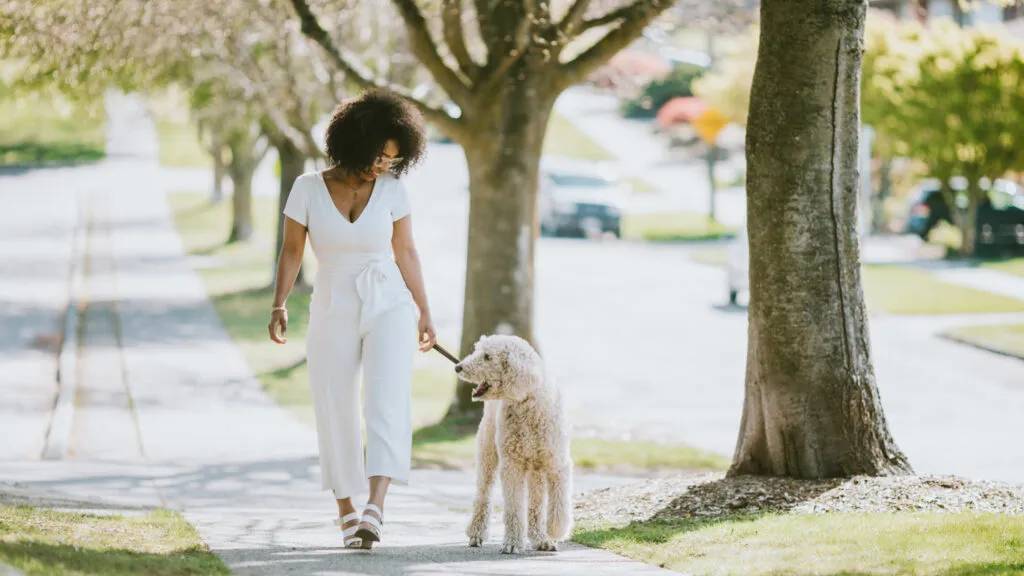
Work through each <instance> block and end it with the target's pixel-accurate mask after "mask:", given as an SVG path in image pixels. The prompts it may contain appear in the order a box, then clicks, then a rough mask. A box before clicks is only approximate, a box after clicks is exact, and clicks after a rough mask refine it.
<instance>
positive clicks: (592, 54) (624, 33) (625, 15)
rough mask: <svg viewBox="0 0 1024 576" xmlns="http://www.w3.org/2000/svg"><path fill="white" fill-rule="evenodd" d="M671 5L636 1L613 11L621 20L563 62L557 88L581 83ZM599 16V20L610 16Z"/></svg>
mask: <svg viewBox="0 0 1024 576" xmlns="http://www.w3.org/2000/svg"><path fill="white" fill-rule="evenodd" d="M670 6H672V1H671V0H636V1H635V2H633V3H632V4H629V5H627V6H625V7H623V8H619V9H618V10H614V11H613V12H612V13H618V14H617V19H619V20H621V21H622V22H621V24H619V26H618V27H616V28H613V29H612V30H610V31H609V32H608V33H607V34H605V35H604V37H603V38H601V39H600V40H598V41H597V42H596V43H595V44H594V45H593V46H591V47H590V48H587V49H586V50H585V51H584V52H583V53H582V54H580V55H579V56H577V57H576V58H574V59H573V60H571V61H570V62H566V63H565V64H562V66H561V68H562V74H560V75H559V77H560V87H561V88H563V89H564V88H567V87H569V86H572V85H573V84H576V83H578V82H582V81H583V80H584V79H585V78H586V77H587V76H589V75H590V73H591V72H593V71H594V70H596V69H597V68H598V67H600V66H601V65H602V64H604V63H605V62H607V61H608V60H609V59H610V58H611V57H612V56H614V55H615V54H616V53H617V52H619V51H620V50H622V49H623V48H625V47H626V46H629V44H630V43H631V42H632V41H633V40H635V39H636V38H637V37H638V36H640V34H642V33H643V31H644V28H646V27H647V25H648V24H650V23H651V22H652V21H653V20H654V19H655V18H657V17H658V16H659V15H660V14H661V13H662V12H664V11H665V10H666V9H668V8H669V7H670ZM610 14H611V13H609V14H608V15H605V16H602V17H600V18H599V19H604V18H605V17H609V16H610Z"/></svg>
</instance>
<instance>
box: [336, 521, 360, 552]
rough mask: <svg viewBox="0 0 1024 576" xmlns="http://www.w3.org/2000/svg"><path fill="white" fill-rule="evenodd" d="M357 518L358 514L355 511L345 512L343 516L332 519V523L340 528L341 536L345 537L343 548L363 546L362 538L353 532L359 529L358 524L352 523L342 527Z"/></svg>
mask: <svg viewBox="0 0 1024 576" xmlns="http://www.w3.org/2000/svg"><path fill="white" fill-rule="evenodd" d="M357 520H359V514H356V513H355V512H353V513H351V514H346V515H345V517H344V518H335V519H334V525H335V526H338V527H340V528H341V537H342V538H344V539H345V540H344V542H345V548H362V546H363V540H362V539H361V538H359V537H358V536H355V533H356V532H358V531H359V524H358V523H357V524H354V525H352V526H349V527H348V528H345V527H344V526H345V524H348V523H349V522H355V521H357Z"/></svg>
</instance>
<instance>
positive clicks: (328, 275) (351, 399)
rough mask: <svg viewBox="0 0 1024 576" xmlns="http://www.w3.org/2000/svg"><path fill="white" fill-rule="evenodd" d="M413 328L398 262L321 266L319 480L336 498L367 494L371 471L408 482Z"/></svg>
mask: <svg viewBox="0 0 1024 576" xmlns="http://www.w3.org/2000/svg"><path fill="white" fill-rule="evenodd" d="M415 328H416V325H415V311H414V307H413V303H412V299H411V296H409V294H408V289H407V288H406V286H405V283H404V281H403V280H402V278H401V273H400V272H399V270H398V266H397V265H396V264H395V263H394V262H393V261H392V262H384V263H379V262H378V263H371V264H370V265H368V266H365V265H360V266H348V267H341V268H338V269H333V270H331V269H329V270H320V271H318V274H317V280H316V285H315V286H314V293H313V299H312V301H311V303H310V318H309V329H308V332H307V337H306V359H307V365H308V368H309V385H310V392H311V394H312V398H313V408H314V412H315V415H316V428H317V436H318V441H319V451H320V469H321V482H322V486H323V489H324V490H333V491H334V494H335V498H349V497H353V496H356V495H360V494H365V493H366V492H367V488H368V485H367V478H369V477H372V476H386V477H388V478H391V479H392V482H395V483H397V484H405V483H407V482H408V479H409V469H410V462H411V459H412V414H411V406H410V402H411V399H410V394H411V390H410V388H411V381H412V366H413V354H414V351H415V348H416V330H415ZM360 368H361V370H360ZM360 372H362V382H363V396H364V398H363V400H364V401H363V402H362V418H363V419H364V420H365V423H366V445H365V461H364V449H363V435H362V426H361V419H360V404H361V403H360V386H359V384H360Z"/></svg>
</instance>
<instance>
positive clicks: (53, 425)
mask: <svg viewBox="0 0 1024 576" xmlns="http://www.w3.org/2000/svg"><path fill="white" fill-rule="evenodd" d="M87 202H88V198H87V197H86V198H83V197H81V196H79V202H78V222H77V225H76V227H75V238H74V241H73V243H72V254H73V255H72V258H71V277H70V280H69V286H68V303H67V309H66V310H65V312H64V322H63V330H62V338H61V345H60V352H59V354H58V357H57V398H56V400H55V401H54V406H53V415H52V417H51V419H50V428H49V430H48V431H47V433H46V444H45V445H44V446H43V453H42V458H43V460H60V459H62V458H63V457H64V453H65V452H66V451H67V448H68V443H69V442H70V440H71V427H72V423H73V422H74V414H75V396H76V395H77V394H78V346H79V342H78V336H79V334H78V332H79V324H80V322H79V315H80V309H79V301H80V300H81V297H82V296H81V292H82V284H83V283H84V277H85V260H86V247H85V244H86V242H87V241H88V235H89V228H90V227H91V218H90V216H89V214H88V208H87V205H86V203H87Z"/></svg>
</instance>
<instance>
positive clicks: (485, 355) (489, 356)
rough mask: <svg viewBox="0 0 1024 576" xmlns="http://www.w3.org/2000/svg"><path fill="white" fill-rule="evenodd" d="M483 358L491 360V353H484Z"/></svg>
mask: <svg viewBox="0 0 1024 576" xmlns="http://www.w3.org/2000/svg"><path fill="white" fill-rule="evenodd" d="M484 360H486V361H487V362H490V361H491V355H490V354H484Z"/></svg>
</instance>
